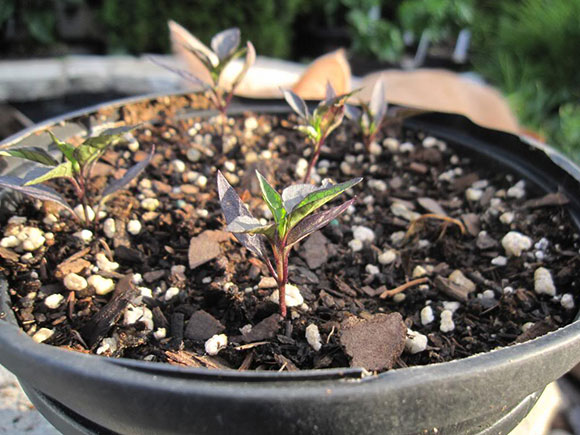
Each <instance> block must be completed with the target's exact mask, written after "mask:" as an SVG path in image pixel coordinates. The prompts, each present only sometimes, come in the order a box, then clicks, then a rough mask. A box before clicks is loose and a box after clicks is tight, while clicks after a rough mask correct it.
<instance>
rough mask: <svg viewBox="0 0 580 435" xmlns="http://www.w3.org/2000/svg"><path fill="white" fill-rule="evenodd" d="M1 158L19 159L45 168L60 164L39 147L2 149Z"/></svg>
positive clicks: (0, 150)
mask: <svg viewBox="0 0 580 435" xmlns="http://www.w3.org/2000/svg"><path fill="white" fill-rule="evenodd" d="M0 156H9V157H18V158H20V159H25V160H29V161H31V162H36V163H40V164H41V165H45V166H56V165H58V162H57V161H56V160H55V159H54V157H52V156H51V155H50V154H48V153H47V152H46V151H45V150H43V149H42V148H38V147H23V148H12V149H10V148H9V149H0Z"/></svg>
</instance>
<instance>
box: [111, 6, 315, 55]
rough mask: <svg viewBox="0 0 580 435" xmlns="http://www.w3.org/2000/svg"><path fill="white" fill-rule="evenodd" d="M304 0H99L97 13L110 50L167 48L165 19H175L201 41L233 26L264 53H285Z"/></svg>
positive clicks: (286, 53)
mask: <svg viewBox="0 0 580 435" xmlns="http://www.w3.org/2000/svg"><path fill="white" fill-rule="evenodd" d="M303 1H304V0H287V1H280V0H247V1H244V2H223V1H221V0H207V1H204V2H193V3H192V2H190V1H186V0H176V1H171V2H161V1H157V0H126V1H122V2H120V1H118V0H104V1H103V5H102V8H101V12H100V17H101V20H102V23H103V26H104V29H105V32H106V35H107V38H108V41H107V46H108V49H109V51H111V52H129V53H143V52H157V53H159V52H161V53H163V52H167V51H169V39H168V38H167V37H166V36H165V35H166V34H167V30H166V28H167V21H169V20H171V19H175V20H178V21H179V22H180V23H181V24H182V25H183V26H184V27H185V28H187V29H191V30H192V32H193V33H194V34H195V35H196V36H197V37H198V38H199V39H200V40H203V41H207V40H209V39H211V37H212V35H214V34H215V33H217V32H218V31H220V30H221V29H225V28H230V27H238V28H240V30H241V31H242V33H243V34H244V35H245V36H247V38H248V39H250V40H252V41H255V44H256V49H257V50H258V51H259V52H260V53H263V54H264V55H266V56H275V57H282V58H284V57H287V56H288V55H289V53H290V48H291V44H292V25H293V23H294V17H295V16H296V13H297V10H298V7H299V5H300V3H302V2H303Z"/></svg>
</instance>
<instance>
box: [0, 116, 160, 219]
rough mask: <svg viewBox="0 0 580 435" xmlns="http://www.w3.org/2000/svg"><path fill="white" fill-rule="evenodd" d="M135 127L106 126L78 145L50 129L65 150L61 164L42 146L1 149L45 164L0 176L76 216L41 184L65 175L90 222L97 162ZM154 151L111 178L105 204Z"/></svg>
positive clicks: (3, 181)
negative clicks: (19, 174) (91, 186)
mask: <svg viewBox="0 0 580 435" xmlns="http://www.w3.org/2000/svg"><path fill="white" fill-rule="evenodd" d="M134 128H135V127H134V126H133V127H118V128H112V129H109V130H105V131H104V132H103V133H101V134H99V135H98V136H94V137H89V138H88V139H86V140H85V141H84V142H83V143H82V144H81V145H79V146H77V147H75V146H73V145H71V144H69V143H66V142H63V141H61V140H59V139H58V138H57V137H56V136H55V135H54V134H52V132H50V131H49V132H48V133H49V134H50V137H51V138H52V141H53V143H54V144H55V145H56V146H57V147H58V149H59V150H60V151H61V152H62V154H63V157H64V161H63V162H62V163H60V164H59V163H58V161H57V160H55V159H54V158H53V157H52V156H51V155H50V154H49V153H48V152H46V151H45V150H43V149H42V148H37V147H23V148H14V149H10V148H8V149H1V150H0V156H10V157H18V158H21V159H24V160H28V161H30V162H35V163H38V164H40V165H42V166H40V167H35V168H34V169H32V170H31V171H30V172H29V173H28V174H26V176H25V177H24V178H19V177H13V176H1V177H0V187H2V188H7V189H11V190H14V191H17V192H20V193H22V194H24V195H28V196H31V197H33V198H36V199H40V200H42V201H53V202H56V203H57V204H60V205H61V206H63V207H64V208H65V209H67V210H69V211H70V212H71V213H72V214H73V216H77V215H76V214H75V213H74V211H73V209H72V207H71V206H70V205H69V204H68V202H67V200H66V199H65V198H64V197H63V196H62V195H60V194H59V193H58V192H57V191H56V190H54V189H53V188H51V187H49V186H45V185H42V183H44V182H46V181H49V180H52V179H55V178H65V179H67V180H68V181H69V182H70V183H71V184H72V186H73V188H74V191H75V194H76V196H77V198H78V200H79V201H80V203H81V204H82V205H83V208H84V221H85V224H89V211H88V208H89V207H92V206H93V205H94V201H93V198H92V197H91V195H90V191H89V183H90V180H91V178H92V171H93V169H94V167H95V164H96V163H97V161H98V160H99V158H100V157H101V156H102V155H103V154H104V153H105V151H106V150H107V149H108V148H109V147H111V146H113V145H116V144H117V143H119V142H120V141H121V140H122V139H123V135H125V134H126V133H128V132H129V131H131V130H133V129H134ZM153 152H154V151H151V154H149V156H148V157H147V158H145V159H144V160H142V161H141V162H139V163H137V164H136V165H134V166H133V167H131V168H130V169H129V170H127V172H126V173H125V175H124V176H123V177H121V178H120V179H118V180H114V181H113V182H111V183H110V184H109V185H108V186H107V187H106V188H105V189H104V190H103V192H102V193H101V195H100V201H99V203H100V204H102V203H103V202H104V201H106V199H107V198H109V197H110V196H111V195H112V194H113V193H115V192H117V191H118V190H120V189H122V188H123V187H124V186H126V185H127V184H129V183H130V182H131V180H133V179H134V178H135V177H137V176H138V175H139V174H140V173H141V171H143V169H145V167H146V166H147V165H148V164H149V162H150V161H151V158H152V157H153ZM77 217H78V216H77ZM95 218H96V217H95Z"/></svg>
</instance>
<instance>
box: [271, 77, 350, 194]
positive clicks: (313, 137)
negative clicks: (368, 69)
mask: <svg viewBox="0 0 580 435" xmlns="http://www.w3.org/2000/svg"><path fill="white" fill-rule="evenodd" d="M282 92H283V94H284V98H285V99H286V102H287V103H288V104H289V105H290V107H291V108H292V110H294V112H296V114H297V115H298V118H299V121H300V124H299V125H297V126H296V129H297V130H298V131H300V132H301V133H302V134H304V135H305V136H306V137H307V138H308V139H309V140H310V141H311V142H312V144H313V145H314V150H313V153H312V158H311V159H310V162H309V164H308V169H307V171H306V174H305V175H304V178H303V179H302V183H308V182H309V180H310V175H311V173H312V169H313V168H314V166H315V165H316V162H317V161H318V158H319V157H320V149H321V148H322V145H324V142H325V141H326V139H327V138H328V136H329V135H330V133H332V132H333V131H334V130H335V129H336V128H337V127H338V126H339V125H340V124H341V122H342V120H343V119H344V114H345V106H346V104H345V103H346V100H347V99H348V98H349V97H350V96H351V95H352V94H353V93H355V92H357V91H353V92H350V93H348V94H344V95H339V96H337V95H336V93H335V92H334V89H333V88H332V85H331V84H330V83H327V84H326V98H325V99H324V100H323V101H321V102H320V103H319V104H318V107H317V108H316V109H314V112H313V113H312V114H311V113H310V111H309V110H308V106H307V105H306V102H305V101H304V100H303V99H302V98H300V97H299V96H298V95H296V94H295V93H294V92H292V91H290V90H283V91H282Z"/></svg>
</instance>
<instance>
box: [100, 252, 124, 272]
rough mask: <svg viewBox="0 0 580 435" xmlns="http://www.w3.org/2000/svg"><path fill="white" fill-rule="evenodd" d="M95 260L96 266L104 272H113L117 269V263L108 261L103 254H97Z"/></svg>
mask: <svg viewBox="0 0 580 435" xmlns="http://www.w3.org/2000/svg"><path fill="white" fill-rule="evenodd" d="M95 258H96V260H97V266H98V267H99V269H100V270H102V271H104V272H114V271H115V270H117V269H118V268H119V263H117V262H115V261H110V260H109V259H108V258H107V255H106V254H105V253H104V252H99V253H98V254H97V255H96V256H95Z"/></svg>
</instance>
